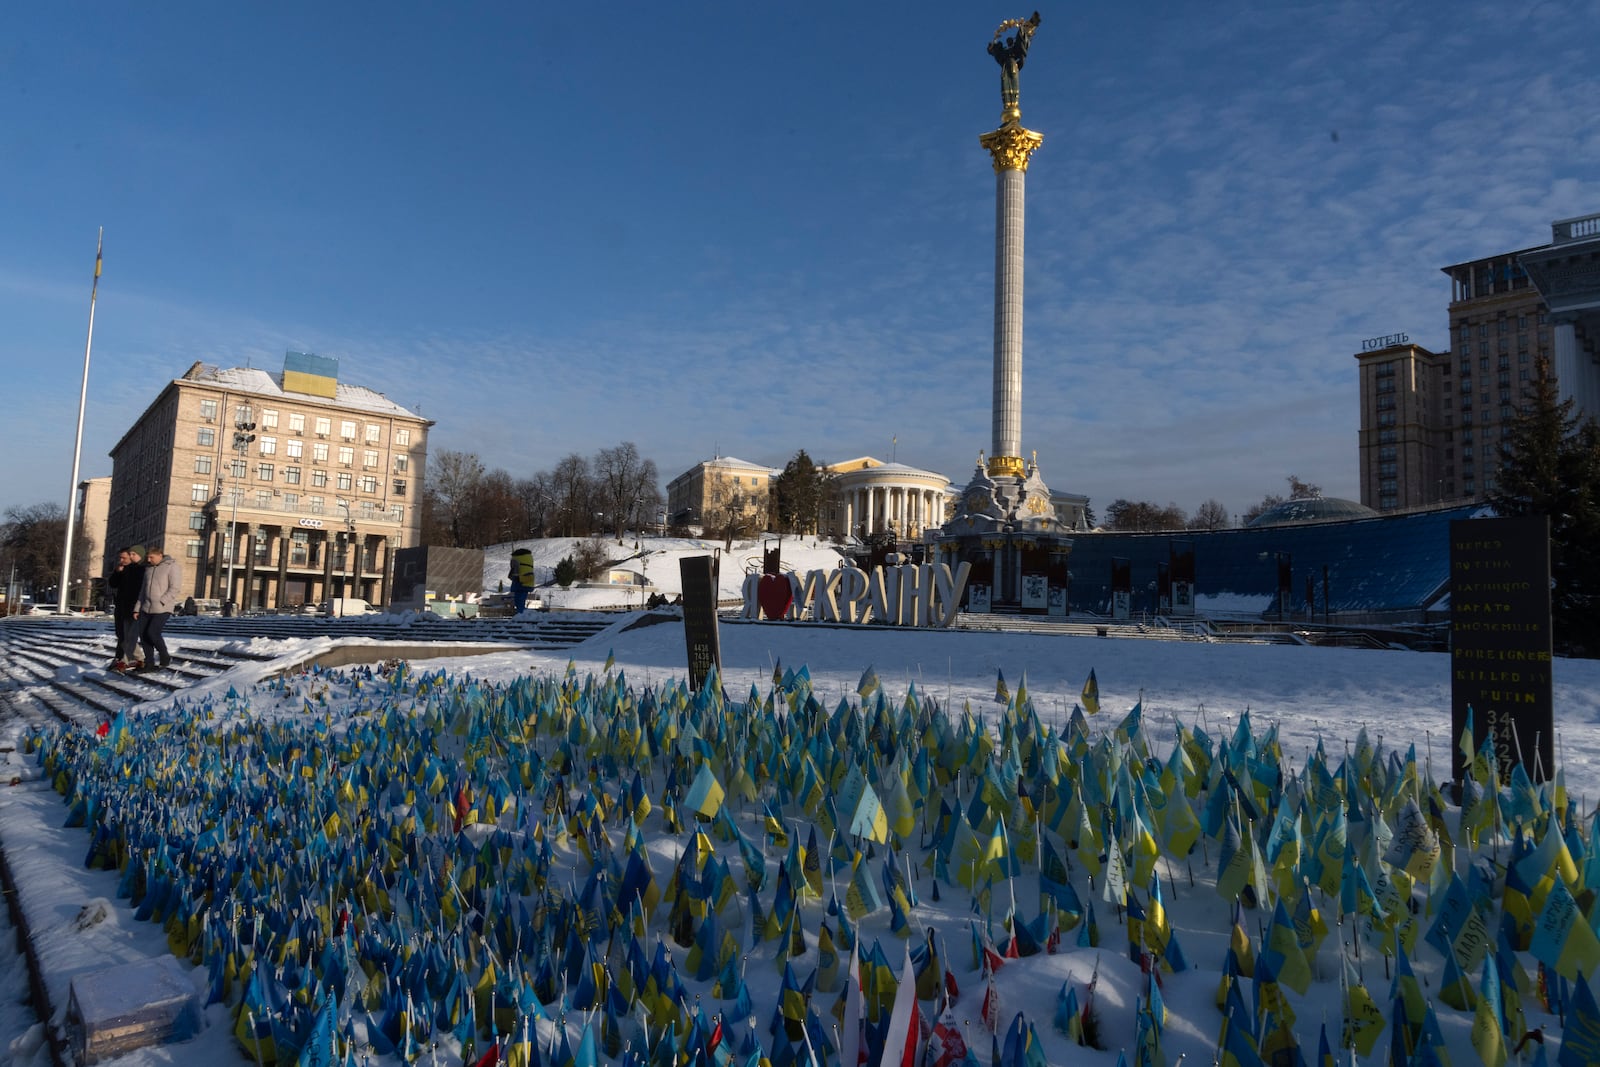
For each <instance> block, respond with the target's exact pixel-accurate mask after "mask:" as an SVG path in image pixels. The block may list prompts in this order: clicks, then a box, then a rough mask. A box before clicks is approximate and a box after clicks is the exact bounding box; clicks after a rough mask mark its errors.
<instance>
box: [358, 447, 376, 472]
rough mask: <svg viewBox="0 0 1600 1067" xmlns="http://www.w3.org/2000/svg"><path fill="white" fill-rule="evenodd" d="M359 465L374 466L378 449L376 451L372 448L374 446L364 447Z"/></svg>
mask: <svg viewBox="0 0 1600 1067" xmlns="http://www.w3.org/2000/svg"><path fill="white" fill-rule="evenodd" d="M361 465H362V466H363V467H376V466H377V465H378V451H377V449H374V448H368V449H365V450H364V451H363V452H362V453H361Z"/></svg>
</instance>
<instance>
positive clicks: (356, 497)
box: [103, 352, 433, 610]
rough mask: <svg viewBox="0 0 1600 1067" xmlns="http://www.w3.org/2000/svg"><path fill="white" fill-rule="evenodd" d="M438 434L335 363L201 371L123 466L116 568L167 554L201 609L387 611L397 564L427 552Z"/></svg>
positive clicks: (147, 423) (116, 455) (166, 399)
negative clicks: (349, 378) (150, 548)
mask: <svg viewBox="0 0 1600 1067" xmlns="http://www.w3.org/2000/svg"><path fill="white" fill-rule="evenodd" d="M432 425H433V423H432V422H431V421H430V420H428V419H424V418H422V417H421V416H420V415H417V414H416V413H414V412H411V411H408V410H406V409H405V408H403V407H401V406H400V405H399V404H396V403H395V402H394V401H392V400H390V399H388V398H387V397H385V396H384V395H383V394H382V393H379V392H376V391H374V390H371V389H368V388H365V387H363V386H358V385H350V384H347V383H344V382H340V381H339V380H338V362H337V361H336V360H332V359H327V358H325V357H321V356H314V355H310V354H307V353H299V352H291V353H288V355H287V356H286V357H285V360H284V369H283V371H282V372H280V373H271V372H268V371H264V370H257V369H254V368H248V367H235V368H231V369H218V368H216V367H212V366H208V365H206V364H204V363H195V364H194V365H193V366H192V367H190V368H189V369H188V370H187V371H186V372H185V373H184V374H183V376H182V377H180V378H177V379H174V380H173V381H172V382H170V383H169V384H168V385H167V386H166V388H164V389H162V391H161V393H160V395H158V396H157V397H156V399H155V400H154V402H152V403H151V405H150V406H149V407H148V408H147V409H146V410H145V411H144V413H143V414H142V415H140V416H139V418H138V420H136V421H135V422H134V424H133V426H132V427H130V428H129V430H128V432H127V433H126V434H124V435H123V437H122V439H121V440H120V441H118V442H117V444H116V446H115V447H114V448H113V449H112V450H111V458H112V476H111V492H110V498H109V502H108V506H107V519H106V530H107V533H106V548H105V554H106V556H107V559H106V560H104V561H103V563H104V564H105V565H107V566H109V564H110V561H111V560H112V559H114V557H115V551H116V549H117V548H118V547H120V546H122V545H127V544H142V543H146V542H150V541H155V540H160V541H161V542H162V543H163V544H164V545H165V546H166V551H167V554H168V555H171V556H175V557H177V558H178V559H179V560H180V561H181V562H182V564H183V568H184V581H185V585H186V587H187V590H188V591H189V593H190V594H191V595H193V596H194V597H196V598H197V599H202V598H204V599H216V600H218V601H224V602H225V601H228V600H232V601H233V602H234V603H235V604H237V605H238V606H239V607H240V608H241V609H245V608H258V609H272V610H286V609H293V608H297V607H300V606H301V605H305V604H313V605H314V604H318V603H320V602H322V601H323V600H326V599H328V598H330V597H337V596H349V597H361V598H362V599H365V600H368V601H370V602H372V603H375V604H384V603H387V601H388V599H389V583H390V577H391V574H392V571H393V565H392V561H393V558H394V553H395V552H396V551H397V550H398V549H400V548H403V547H406V546H408V545H416V544H417V543H418V541H419V539H420V533H421V514H420V511H419V508H418V504H419V502H420V498H421V490H422V484H423V476H424V469H425V465H426V459H427V443H428V428H429V427H430V426H432Z"/></svg>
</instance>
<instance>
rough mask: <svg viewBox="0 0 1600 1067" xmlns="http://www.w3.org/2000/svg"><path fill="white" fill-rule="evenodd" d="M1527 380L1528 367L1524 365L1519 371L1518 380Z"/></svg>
mask: <svg viewBox="0 0 1600 1067" xmlns="http://www.w3.org/2000/svg"><path fill="white" fill-rule="evenodd" d="M1527 380H1528V368H1526V367H1524V368H1522V369H1521V370H1519V371H1517V381H1519V382H1525V381H1527Z"/></svg>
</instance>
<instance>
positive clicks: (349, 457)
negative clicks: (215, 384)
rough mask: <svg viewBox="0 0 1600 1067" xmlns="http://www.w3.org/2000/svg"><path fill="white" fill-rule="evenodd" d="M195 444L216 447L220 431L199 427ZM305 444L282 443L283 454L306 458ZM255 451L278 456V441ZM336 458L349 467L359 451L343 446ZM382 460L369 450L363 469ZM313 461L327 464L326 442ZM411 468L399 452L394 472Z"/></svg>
mask: <svg viewBox="0 0 1600 1067" xmlns="http://www.w3.org/2000/svg"><path fill="white" fill-rule="evenodd" d="M397 432H398V431H397ZM195 444H196V446H198V447H200V448H215V447H216V444H217V431H215V430H213V429H212V428H211V427H209V426H202V427H200V429H199V430H197V431H196V432H195ZM305 445H306V443H305V442H304V441H301V440H298V439H296V438H292V437H291V438H290V439H288V440H287V441H285V442H283V454H284V455H285V456H286V457H288V458H289V459H303V458H305ZM256 451H257V452H258V453H259V454H260V455H263V456H275V455H277V454H278V439H277V438H276V437H262V438H260V440H259V441H257V443H256ZM337 455H338V457H339V462H340V463H341V464H342V465H343V466H346V467H348V466H351V465H352V464H353V463H355V460H356V450H355V448H354V446H352V445H341V446H340V447H339V451H338V453H337ZM381 460H382V454H381V453H380V452H379V451H378V450H377V449H375V448H368V449H364V450H362V453H361V465H362V466H363V467H367V468H371V467H377V466H378V465H379V463H380V461H381ZM311 462H313V463H326V462H328V446H327V444H326V443H325V442H322V441H313V442H311ZM410 466H411V457H410V456H409V455H406V454H404V453H400V454H397V455H396V456H395V457H394V469H395V471H396V473H404V472H405V471H406V470H407V469H408V468H409V467H410Z"/></svg>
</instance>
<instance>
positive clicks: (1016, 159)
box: [978, 11, 1044, 479]
mask: <svg viewBox="0 0 1600 1067" xmlns="http://www.w3.org/2000/svg"><path fill="white" fill-rule="evenodd" d="M1038 27H1039V13H1038V12H1037V11H1035V12H1034V13H1033V17H1032V18H1029V19H1007V20H1006V21H1005V22H1002V23H1001V24H1000V28H999V29H997V30H995V31H994V40H992V41H990V42H989V54H990V55H992V56H994V58H995V60H996V61H997V62H998V63H999V64H1000V99H1001V105H1002V110H1001V113H1000V128H999V129H997V130H993V131H991V132H989V133H986V134H983V135H982V136H980V137H979V138H978V143H979V144H981V145H983V147H984V148H986V149H988V151H989V155H990V156H991V157H992V158H993V159H994V173H995V198H994V206H995V235H994V416H993V427H992V430H993V432H992V440H991V444H992V448H991V451H990V454H989V471H988V473H989V476H990V477H991V478H1001V477H1009V478H1019V479H1020V478H1022V477H1023V475H1024V464H1023V460H1022V224H1023V203H1024V195H1023V191H1024V182H1025V180H1026V177H1027V173H1028V157H1029V156H1030V155H1032V154H1033V150H1034V149H1036V148H1038V147H1039V145H1041V144H1042V143H1043V142H1044V135H1043V134H1039V133H1035V132H1033V131H1032V130H1027V129H1023V127H1022V109H1021V107H1020V106H1019V105H1018V95H1019V93H1018V84H1017V82H1018V77H1017V76H1018V74H1019V73H1020V72H1021V70H1022V65H1023V62H1024V61H1025V60H1026V59H1027V58H1028V45H1029V44H1030V43H1031V42H1032V40H1033V31H1034V30H1036V29H1037V28H1038ZM1007 30H1014V31H1015V32H1014V33H1012V35H1011V36H1010V37H1006V38H1005V39H1004V40H1002V35H1003V34H1004V33H1005V32H1006V31H1007Z"/></svg>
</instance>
